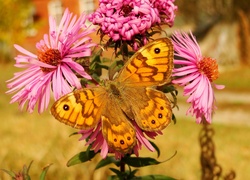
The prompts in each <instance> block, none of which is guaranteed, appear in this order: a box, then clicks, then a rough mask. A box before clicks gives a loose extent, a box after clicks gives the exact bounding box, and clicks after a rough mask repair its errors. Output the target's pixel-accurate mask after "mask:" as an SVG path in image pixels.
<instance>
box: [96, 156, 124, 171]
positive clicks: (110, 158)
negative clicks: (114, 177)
mask: <svg viewBox="0 0 250 180" xmlns="http://www.w3.org/2000/svg"><path fill="white" fill-rule="evenodd" d="M119 162H120V161H117V160H116V159H115V158H114V156H108V157H106V158H105V159H102V160H101V161H100V162H99V163H98V164H97V165H96V167H95V169H99V168H102V167H104V166H106V165H108V164H111V163H114V164H115V165H117V166H118V164H119Z"/></svg>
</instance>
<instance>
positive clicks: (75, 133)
mask: <svg viewBox="0 0 250 180" xmlns="http://www.w3.org/2000/svg"><path fill="white" fill-rule="evenodd" d="M77 134H79V133H78V132H73V133H71V134H70V135H69V137H71V136H74V135H77Z"/></svg>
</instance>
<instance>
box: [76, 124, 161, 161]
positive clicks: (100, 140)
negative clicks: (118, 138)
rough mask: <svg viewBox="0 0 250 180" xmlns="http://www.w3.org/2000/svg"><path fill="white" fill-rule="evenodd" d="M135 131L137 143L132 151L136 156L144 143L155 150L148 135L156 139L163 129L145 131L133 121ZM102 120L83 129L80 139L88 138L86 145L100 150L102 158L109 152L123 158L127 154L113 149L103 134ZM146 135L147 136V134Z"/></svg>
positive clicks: (80, 132) (96, 150)
mask: <svg viewBox="0 0 250 180" xmlns="http://www.w3.org/2000/svg"><path fill="white" fill-rule="evenodd" d="M132 123H133V125H134V127H135V131H136V139H137V143H136V145H135V146H134V147H133V149H132V151H131V152H130V153H134V154H135V155H136V156H139V150H141V149H142V145H144V146H145V147H146V148H147V149H148V150H150V151H154V150H155V149H154V147H153V146H152V145H151V144H150V142H149V141H148V139H147V138H146V136H148V137H150V138H152V139H154V138H155V137H156V136H157V135H158V134H162V133H161V131H159V132H145V131H143V130H141V129H140V127H139V126H138V125H137V124H136V123H135V122H132ZM101 126H102V125H101V121H100V123H99V124H98V125H97V127H95V128H93V129H89V130H81V131H79V132H78V133H79V134H81V135H82V137H81V138H80V140H88V141H87V143H86V144H85V145H86V146H88V145H90V144H91V148H92V149H93V150H94V151H95V152H98V151H99V150H100V154H101V156H102V158H106V156H107V155H108V153H114V154H115V157H116V159H121V158H122V157H123V156H124V155H125V154H123V153H121V152H118V151H115V150H114V149H111V148H110V147H109V146H108V143H107V141H106V140H105V139H104V137H103V134H102V128H101ZM145 135H146V136H145Z"/></svg>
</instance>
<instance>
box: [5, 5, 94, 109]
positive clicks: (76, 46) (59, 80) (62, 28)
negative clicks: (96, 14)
mask: <svg viewBox="0 0 250 180" xmlns="http://www.w3.org/2000/svg"><path fill="white" fill-rule="evenodd" d="M85 20H86V16H85V15H84V14H82V15H81V16H80V17H79V18H77V17H76V16H73V14H72V13H70V12H69V10H68V9H66V10H65V12H64V14H63V17H62V19H61V22H60V24H59V26H58V27H57V25H56V21H55V19H54V18H52V17H50V18H49V26H50V32H49V35H48V34H45V35H44V38H43V39H42V40H41V41H40V42H38V43H37V44H36V48H37V50H38V53H37V54H33V53H31V52H29V51H27V50H25V49H24V48H22V47H20V46H19V45H15V48H16V49H17V50H18V51H19V52H21V53H22V54H23V55H18V56H17V57H16V58H15V60H16V64H15V66H16V67H18V68H24V70H23V71H21V72H18V73H15V74H14V77H13V78H12V79H10V80H8V81H7V83H8V84H7V87H8V88H9V89H10V90H8V91H7V92H6V93H8V94H12V93H15V95H14V96H13V97H12V99H11V103H14V102H18V103H19V107H20V109H23V108H24V105H25V103H27V110H28V111H29V112H33V110H34V107H35V105H36V104H38V112H39V113H41V112H43V111H44V110H45V109H46V108H47V107H48V104H49V101H50V91H51V90H52V91H53V95H54V98H55V99H58V98H59V97H61V96H62V95H64V94H66V93H69V92H71V91H72V88H73V87H74V88H81V84H80V81H79V80H78V78H77V76H76V75H75V73H77V74H79V75H80V76H82V77H84V78H86V79H91V77H90V76H89V75H88V74H87V73H86V72H85V71H84V69H83V67H82V66H81V65H79V64H78V63H76V62H75V61H74V58H77V57H79V58H80V57H86V56H90V55H91V47H92V46H95V44H94V43H92V42H91V38H90V37H88V36H87V35H89V34H90V33H92V32H93V31H94V29H90V28H88V27H86V26H85V24H84V23H85Z"/></svg>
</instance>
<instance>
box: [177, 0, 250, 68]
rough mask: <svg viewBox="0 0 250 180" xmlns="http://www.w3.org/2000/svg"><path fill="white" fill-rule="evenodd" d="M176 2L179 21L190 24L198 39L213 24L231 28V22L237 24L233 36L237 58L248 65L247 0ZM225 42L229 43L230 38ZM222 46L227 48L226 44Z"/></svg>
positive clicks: (249, 26) (249, 21)
mask: <svg viewBox="0 0 250 180" xmlns="http://www.w3.org/2000/svg"><path fill="white" fill-rule="evenodd" d="M176 4H177V6H178V13H179V14H178V16H180V19H181V22H182V23H183V22H185V24H189V25H190V24H191V26H192V27H193V29H192V30H193V34H194V35H195V36H196V38H197V39H198V40H202V39H203V38H205V37H206V34H207V33H208V32H209V31H210V29H212V28H213V27H214V26H215V25H219V24H221V23H225V24H227V26H228V28H232V25H233V24H237V27H238V32H235V36H237V37H236V38H237V41H238V44H237V45H236V47H237V48H238V49H239V56H238V59H239V61H240V62H241V64H243V65H250V51H249V49H250V3H249V0H202V1H199V0H190V1H185V0H176ZM228 37H230V36H228ZM225 42H227V43H230V40H228V41H225ZM224 46H225V48H227V46H228V44H225V45H224Z"/></svg>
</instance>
